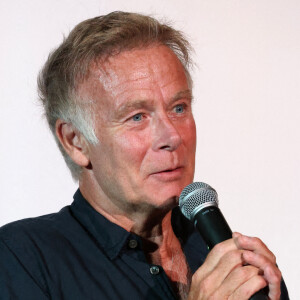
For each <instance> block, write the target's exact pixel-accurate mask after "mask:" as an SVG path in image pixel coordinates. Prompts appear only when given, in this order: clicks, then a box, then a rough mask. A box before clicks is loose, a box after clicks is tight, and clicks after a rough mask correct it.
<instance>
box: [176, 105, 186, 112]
mask: <svg viewBox="0 0 300 300" xmlns="http://www.w3.org/2000/svg"><path fill="white" fill-rule="evenodd" d="M175 112H176V113H177V114H182V113H183V112H184V106H183V104H178V105H176V106H175Z"/></svg>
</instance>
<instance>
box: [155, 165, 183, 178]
mask: <svg viewBox="0 0 300 300" xmlns="http://www.w3.org/2000/svg"><path fill="white" fill-rule="evenodd" d="M182 175H183V168H177V169H174V170H172V171H166V172H158V173H153V174H151V176H152V177H154V178H157V179H159V180H163V181H173V180H177V179H179V178H181V177H182Z"/></svg>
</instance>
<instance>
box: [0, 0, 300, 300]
mask: <svg viewBox="0 0 300 300" xmlns="http://www.w3.org/2000/svg"><path fill="white" fill-rule="evenodd" d="M113 10H128V11H135V12H144V13H151V14H154V15H155V16H158V17H165V18H167V19H169V20H171V21H173V24H174V25H175V27H176V28H179V29H181V30H183V31H184V32H185V33H187V35H188V36H189V38H190V40H191V42H192V44H193V45H194V48H195V61H196V63H197V65H198V67H197V68H196V69H195V71H194V82H195V89H194V95H195V98H196V102H197V103H196V105H195V118H196V122H197V127H198V150H197V170H196V177H195V180H197V181H204V182H207V183H209V184H211V185H212V186H213V187H214V188H216V190H217V191H218V192H219V197H220V201H221V204H220V206H221V209H222V210H223V212H224V215H225V216H226V218H227V220H228V222H229V224H230V225H231V227H232V229H234V230H238V231H241V232H243V233H246V234H249V235H256V236H260V237H261V238H262V239H263V240H264V241H265V242H266V243H267V245H268V246H269V247H270V248H271V249H272V250H273V251H274V252H275V254H276V255H277V259H278V264H279V265H280V267H281V270H282V272H283V274H284V278H285V280H286V283H287V285H288V288H289V291H290V296H291V299H299V298H300V292H299V290H298V288H297V285H299V278H300V271H299V267H300V265H299V261H300V251H299V247H300V234H299V228H300V220H299V219H300V218H299V210H300V205H299V195H300V157H299V153H300V133H299V128H300V122H299V118H300V104H299V102H300V2H299V1H297V0H190V1H182V0H151V1H139V0H126V1H122V0H103V1H100V0H99V1H96V0H85V1H83V0H60V1H58V0H55V1H54V0H44V1H39V0H27V1H22V0H10V1H1V4H0V36H1V39H0V166H1V172H0V188H1V190H0V191H1V196H0V197H1V200H0V225H3V224H5V223H7V222H11V221H13V220H16V219H20V218H25V217H30V216H37V215H41V214H46V213H51V212H55V211H57V210H59V209H60V208H61V207H62V206H64V205H67V204H69V203H71V202H72V195H73V193H74V191H75V189H76V184H74V183H73V182H72V179H71V177H70V175H69V172H68V170H67V169H66V167H65V165H64V162H63V159H62V158H61V156H60V153H59V151H58V149H57V148H56V145H55V143H54V140H53V139H52V137H51V135H50V132H49V131H48V129H47V126H46V122H45V120H44V119H43V117H42V116H41V115H42V111H41V108H40V106H39V104H38V103H37V101H36V99H37V94H36V75H37V73H38V71H39V69H40V68H41V66H42V64H43V62H44V61H45V59H46V57H47V55H48V53H49V51H50V50H51V49H53V48H54V47H55V46H57V45H58V44H59V43H60V42H61V40H62V36H63V34H67V33H68V32H69V30H70V29H72V28H73V26H74V25H75V24H77V23H78V22H80V21H82V20H84V19H86V18H89V17H93V16H96V15H99V14H106V13H108V12H110V11H113Z"/></svg>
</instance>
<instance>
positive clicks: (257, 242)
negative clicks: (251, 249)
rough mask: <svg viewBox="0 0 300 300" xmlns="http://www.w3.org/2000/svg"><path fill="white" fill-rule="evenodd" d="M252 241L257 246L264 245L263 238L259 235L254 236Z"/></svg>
mask: <svg viewBox="0 0 300 300" xmlns="http://www.w3.org/2000/svg"><path fill="white" fill-rule="evenodd" d="M252 241H253V243H254V245H255V246H257V247H261V246H263V245H264V243H263V242H262V240H261V239H260V238H258V237H253V238H252Z"/></svg>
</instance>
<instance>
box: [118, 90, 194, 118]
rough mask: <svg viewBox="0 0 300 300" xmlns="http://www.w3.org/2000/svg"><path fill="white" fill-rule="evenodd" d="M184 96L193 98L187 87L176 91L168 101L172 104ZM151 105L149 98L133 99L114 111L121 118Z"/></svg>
mask: <svg viewBox="0 0 300 300" xmlns="http://www.w3.org/2000/svg"><path fill="white" fill-rule="evenodd" d="M184 98H186V99H189V100H190V101H192V100H193V96H192V92H191V90H189V89H187V90H184V91H180V92H178V93H177V94H175V95H174V96H173V97H172V98H171V102H170V103H171V104H172V103H173V102H176V101H178V100H180V99H184ZM152 106H153V101H151V100H150V101H149V100H135V101H130V102H126V103H124V104H123V105H121V106H120V107H119V108H118V110H117V112H116V117H117V118H122V117H124V116H126V115H127V114H128V113H129V112H131V111H133V110H138V109H141V108H151V107H152Z"/></svg>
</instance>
